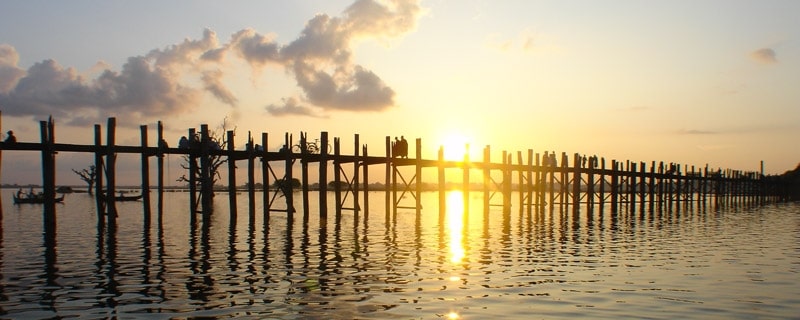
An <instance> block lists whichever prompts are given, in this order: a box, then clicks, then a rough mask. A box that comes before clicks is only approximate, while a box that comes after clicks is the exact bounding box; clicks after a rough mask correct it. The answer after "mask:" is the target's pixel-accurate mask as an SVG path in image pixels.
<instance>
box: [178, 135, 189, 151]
mask: <svg viewBox="0 0 800 320" xmlns="http://www.w3.org/2000/svg"><path fill="white" fill-rule="evenodd" d="M178 149H189V139H186V136H182V137H181V139H180V140H178Z"/></svg>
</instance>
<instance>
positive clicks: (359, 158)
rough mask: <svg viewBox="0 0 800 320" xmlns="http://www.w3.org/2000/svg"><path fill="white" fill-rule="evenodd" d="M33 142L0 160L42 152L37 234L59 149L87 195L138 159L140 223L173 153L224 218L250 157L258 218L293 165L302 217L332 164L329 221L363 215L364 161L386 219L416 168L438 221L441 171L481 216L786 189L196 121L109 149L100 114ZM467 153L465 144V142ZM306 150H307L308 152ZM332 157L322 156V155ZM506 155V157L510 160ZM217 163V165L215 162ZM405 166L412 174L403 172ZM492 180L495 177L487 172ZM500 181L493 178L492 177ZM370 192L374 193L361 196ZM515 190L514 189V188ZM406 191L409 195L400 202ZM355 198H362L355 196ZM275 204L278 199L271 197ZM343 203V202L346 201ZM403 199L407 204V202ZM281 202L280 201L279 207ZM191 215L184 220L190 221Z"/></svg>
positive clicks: (707, 176)
mask: <svg viewBox="0 0 800 320" xmlns="http://www.w3.org/2000/svg"><path fill="white" fill-rule="evenodd" d="M40 129H41V130H40V131H41V141H40V142H36V143H31V142H16V143H0V163H2V162H1V161H2V151H38V152H40V153H41V156H42V182H43V183H42V185H43V192H44V195H45V197H46V199H50V201H47V202H46V203H45V210H44V212H45V228H46V229H47V228H48V226H51V227H53V228H55V210H54V202H53V201H52V199H54V198H55V194H56V192H55V190H56V183H55V172H56V161H55V160H56V154H57V153H59V152H82V153H92V154H94V162H95V166H96V168H97V175H96V181H95V184H94V187H95V192H96V193H97V194H106V195H113V194H115V193H116V173H115V172H116V155H117V154H138V155H140V157H141V189H142V194H143V204H144V212H145V217H146V218H145V219H146V220H147V221H149V219H150V210H151V209H150V208H151V197H150V193H151V192H150V191H151V185H150V168H149V166H150V161H149V159H150V158H151V157H156V159H157V179H158V181H157V183H156V185H157V193H156V194H157V212H158V216H159V219H160V217H161V212H162V206H163V197H164V191H165V190H164V189H165V188H164V187H165V184H164V156H165V155H168V154H178V155H183V156H186V157H187V160H188V161H187V162H188V170H187V172H188V178H187V180H188V183H189V184H188V188H189V193H190V197H189V198H190V207H191V209H192V211H193V212H199V213H202V215H203V217H204V218H206V217H207V216H208V215H210V214H211V211H212V210H211V208H212V198H213V193H214V192H215V190H214V188H213V179H214V177H213V176H212V175H213V173H214V172H216V167H215V166H219V165H221V164H222V163H225V164H227V167H228V177H227V178H228V184H227V193H228V198H229V205H230V214H231V215H236V214H237V212H238V211H237V207H236V206H237V201H236V197H237V192H238V190H237V189H236V186H237V177H236V162H237V161H247V170H246V171H247V184H246V185H247V196H248V204H249V205H248V213H249V216H250V217H251V219H253V217H254V216H255V208H256V190H255V186H256V182H257V181H256V177H255V171H256V170H255V167H256V160H259V165H260V166H261V170H260V171H261V175H262V176H261V183H262V184H263V190H259V191H263V192H262V197H263V198H262V199H261V201H262V202H263V214H264V215H265V216H268V215H269V214H270V212H275V211H279V212H286V213H287V214H289V215H292V214H294V213H295V211H296V208H295V205H294V197H295V195H296V193H295V192H292V187H291V186H290V184H291V181H293V180H294V179H295V178H294V177H295V175H296V172H295V169H296V167H297V165H296V162H298V160H299V167H300V168H299V169H300V172H299V174H300V180H301V188H302V190H301V191H300V192H299V194H300V196H302V203H303V206H302V208H303V215H304V216H305V217H307V216H308V215H309V214H310V213H309V207H310V204H309V196H308V194H309V192H310V191H312V190H309V164H310V163H317V165H318V170H319V172H318V185H319V189H318V192H319V214H320V216H321V217H322V218H326V217H327V213H328V198H327V197H328V195H329V190H328V189H329V184H328V182H329V181H328V179H329V176H328V174H329V166H333V180H332V181H331V182H332V185H331V186H332V190H330V191H332V193H333V196H334V197H335V203H336V207H335V213H336V218H337V219H338V218H339V217H341V213H342V210H352V211H353V212H354V214H355V215H356V217H357V216H358V214H359V212H361V211H363V212H365V213H366V214H368V213H369V211H370V210H369V200H368V199H369V198H368V197H367V196H366V192H367V191H370V190H368V186H369V176H368V172H369V171H368V168H369V166H373V165H380V166H384V167H385V177H384V178H385V179H384V181H385V183H384V189H385V196H386V207H385V212H386V216H387V219H388V218H389V216H390V214H396V212H397V209H398V208H409V209H415V210H417V213H418V214H419V212H420V209H421V202H420V194H421V193H422V192H424V191H426V190H425V188H424V184H423V180H422V175H423V169H424V168H436V169H437V172H436V176H437V178H438V180H437V182H438V183H436V184H435V185H437V187H436V189H437V190H438V193H439V212H440V217H442V216H443V215H444V212H445V204H446V201H445V192H446V187H447V183H446V182H445V171H446V170H460V171H462V172H463V178H462V181H461V189H462V190H472V191H476V190H475V189H478V190H477V191H482V192H483V195H484V197H483V200H484V201H483V205H484V212H486V213H487V214H488V212H489V207H490V206H494V205H497V206H502V207H503V208H504V212H510V208H511V206H512V202H513V199H512V195H513V194H517V195H518V198H517V199H516V200H517V204H518V206H519V210H521V211H522V210H528V212H530V211H533V210H537V211H540V210H541V211H543V210H545V209H546V208H548V207H549V209H550V210H551V211H552V210H554V208H555V207H556V206H558V207H559V208H561V209H562V210H563V208H565V207H567V208H570V207H571V208H572V209H573V211H574V212H576V213H577V212H579V208H581V207H583V208H586V209H587V210H588V211H592V210H594V208H595V207H598V208H600V210H603V208H606V207H608V208H609V209H610V210H611V212H614V213H616V212H617V210H618V209H619V208H620V207H622V206H626V207H627V209H629V210H631V209H635V208H636V207H637V206H638V207H639V208H640V210H643V209H644V208H645V207H647V208H649V209H650V210H652V209H653V208H655V207H656V206H657V207H658V208H662V207H668V208H671V207H672V206H677V205H681V204H683V205H691V204H693V203H701V204H702V205H706V204H707V202H711V203H713V204H714V205H725V204H736V203H755V204H762V203H767V202H777V201H783V200H785V199H786V198H787V196H788V195H787V192H788V191H787V190H788V189H787V187H788V186H786V185H782V184H781V182H780V179H777V177H774V176H765V175H764V174H763V162H762V169H761V172H745V171H739V170H731V169H725V170H722V169H710V168H708V166H705V167H702V168H696V167H694V166H688V165H679V164H675V163H669V164H665V163H664V162H659V163H656V162H651V163H650V164H649V165H648V164H647V163H644V162H631V161H624V162H622V161H616V160H612V161H610V162H606V160H605V159H604V158H598V157H596V156H592V157H586V156H581V155H579V154H574V155H572V157H570V156H568V155H567V154H566V153H562V154H561V155H560V156H559V157H558V158H556V156H555V155H554V154H549V155H548V154H547V153H546V152H545V154H544V155H540V154H539V153H534V151H533V150H532V149H528V150H526V152H522V151H518V152H516V153H512V152H507V151H502V162H497V163H493V162H491V161H490V160H491V148H490V146H486V147H484V149H483V159H481V160H482V161H474V160H473V159H470V158H469V152H466V153H465V156H464V158H463V160H461V161H447V160H445V159H444V149H443V147H439V149H438V157H437V159H422V156H421V150H422V140H421V139H416V141H415V145H414V147H415V148H414V150H415V154H414V155H412V156H411V157H408V158H406V157H402V158H401V157H398V155H397V154H396V152H394V151H393V150H394V148H393V143H392V141H391V140H390V137H388V136H387V137H386V139H385V146H384V147H385V150H384V151H385V152H384V153H383V154H382V155H380V156H370V155H368V149H367V146H366V145H361V144H360V142H359V135H358V134H356V135H355V136H354V139H353V142H352V143H353V145H354V150H355V151H354V153H353V154H349V155H348V154H342V152H341V146H342V142H341V139H340V138H334V139H333V141H332V142H333V144H332V150H328V148H327V146H329V145H330V142H331V141H330V138H329V136H328V133H327V132H321V133H320V136H319V139H317V141H318V142H316V143H315V145H316V146H322V147H317V148H315V149H314V148H309V146H310V144H311V142H309V140H308V135H307V133H303V132H301V133H300V139H299V142H298V143H297V144H294V141H293V137H292V135H290V134H288V133H286V134H284V144H283V146H284V147H282V148H281V149H280V150H279V151H269V149H270V146H269V144H268V134H267V133H262V134H261V137H260V140H261V143H260V146H259V145H256V144H254V138H253V137H252V136H251V135H250V134H248V140H247V144H246V148H245V150H235V149H234V145H235V144H234V132H233V131H227V132H226V137H225V144H224V145H225V146H226V148H224V149H223V148H217V147H216V145H215V144H214V143H213V141H214V139H213V138H212V137H211V136H210V134H209V130H208V126H207V125H201V126H200V130H199V132H198V131H196V129H194V128H193V129H189V131H188V136H189V137H192V138H193V137H196V140H195V141H194V142H192V143H191V144H190V145H189V146H188V147H186V146H181V147H178V148H174V147H167V144H166V142H164V141H165V140H164V137H163V126H162V123H161V122H160V121H159V122H158V125H157V129H156V130H157V133H156V135H157V138H156V141H159V143H158V144H157V145H156V146H150V145H149V144H148V127H147V126H140V132H141V137H140V138H141V144H140V145H138V146H131V145H127V146H125V145H117V144H116V119H115V118H109V119H108V123H107V126H106V139H105V144H104V143H103V141H102V128H101V125H99V124H96V125H95V126H94V143H93V144H87V145H80V144H63V143H57V142H56V139H55V126H54V122H53V120H52V118H51V119H49V120H48V121H40ZM293 145H296V146H298V147H299V148H298V149H299V152H294V151H292V150H291V148H290V147H287V146H293ZM466 147H467V149H468V148H469V146H466ZM310 149H311V150H312V151H309V150H310ZM331 151H332V152H331ZM515 158H516V161H514V160H515ZM215 159H217V161H215ZM280 167H282V168H283V176H278V175H276V173H275V172H276V170H273V169H278V168H280ZM409 168H413V171H412V170H410V169H409ZM475 170H477V171H479V172H482V173H483V179H482V181H481V182H480V183H479V184H473V183H471V182H470V174H471V172H472V171H475ZM498 172H499V173H500V174H496V173H498ZM498 175H499V176H501V177H502V178H501V179H495V176H498ZM270 181H273V182H277V183H275V185H278V186H280V187H279V188H277V189H274V190H271V189H270V188H269V186H270ZM371 191H374V190H371ZM514 191H516V192H514ZM406 194H409V195H411V197H405V195H406ZM464 194H465V196H464V210H465V211H467V210H469V201H468V194H469V192H464ZM498 194H499V195H500V196H501V197H502V201H501V203H492V200H493V198H494V196H495V195H498ZM360 195H363V197H361V196H360ZM281 198H283V199H284V200H285V201H278V200H279V199H281ZM348 198H350V199H349V200H348ZM96 199H97V200H96V201H97V206H98V208H100V210H98V215H99V218H101V219H102V218H103V217H102V216H103V215H105V216H107V217H108V218H109V219H114V218H115V217H116V214H117V212H116V204H115V201H116V200H115V197H96ZM410 200H413V203H411V201H410ZM279 202H283V203H279ZM194 216H195V215H194V214H193V215H192V217H194Z"/></svg>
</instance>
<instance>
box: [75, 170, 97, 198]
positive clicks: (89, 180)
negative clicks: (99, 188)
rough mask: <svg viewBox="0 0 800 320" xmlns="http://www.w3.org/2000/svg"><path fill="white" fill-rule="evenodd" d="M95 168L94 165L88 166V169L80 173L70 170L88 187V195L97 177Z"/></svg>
mask: <svg viewBox="0 0 800 320" xmlns="http://www.w3.org/2000/svg"><path fill="white" fill-rule="evenodd" d="M96 169H97V168H96V167H95V166H94V165H90V166H89V168H88V169H83V170H81V171H78V170H75V169H72V172H75V174H77V175H78V176H79V177H81V180H83V182H86V184H88V185H89V187H88V189H87V191H88V192H89V194H90V195H91V194H92V186H94V179H95V178H96V177H97V170H96Z"/></svg>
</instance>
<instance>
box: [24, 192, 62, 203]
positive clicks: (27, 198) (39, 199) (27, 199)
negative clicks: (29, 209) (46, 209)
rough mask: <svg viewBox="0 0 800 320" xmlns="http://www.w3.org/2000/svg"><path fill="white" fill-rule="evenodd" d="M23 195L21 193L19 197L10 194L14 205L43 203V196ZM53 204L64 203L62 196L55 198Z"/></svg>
mask: <svg viewBox="0 0 800 320" xmlns="http://www.w3.org/2000/svg"><path fill="white" fill-rule="evenodd" d="M22 195H23V194H22V193H21V194H20V196H19V197H17V195H16V194H11V196H12V197H13V198H14V204H21V203H44V201H45V199H44V194H41V193H39V194H24V196H22ZM55 202H64V195H63V194H62V195H61V197H58V198H55Z"/></svg>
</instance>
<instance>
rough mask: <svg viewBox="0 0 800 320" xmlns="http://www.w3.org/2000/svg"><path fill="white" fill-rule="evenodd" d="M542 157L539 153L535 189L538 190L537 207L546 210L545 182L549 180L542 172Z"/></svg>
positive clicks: (537, 155)
mask: <svg viewBox="0 0 800 320" xmlns="http://www.w3.org/2000/svg"><path fill="white" fill-rule="evenodd" d="M540 156H541V155H540V154H539V153H538V152H537V153H536V172H535V173H534V176H535V177H536V178H535V179H536V184H535V185H534V186H533V187H534V188H536V189H535V190H536V205H537V206H539V208H538V209H540V210H541V209H543V208H544V190H545V189H544V188H545V183H544V180H545V179H547V178H546V176H545V175H544V172H543V170H542V162H541V161H540V159H541V158H540Z"/></svg>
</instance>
